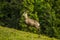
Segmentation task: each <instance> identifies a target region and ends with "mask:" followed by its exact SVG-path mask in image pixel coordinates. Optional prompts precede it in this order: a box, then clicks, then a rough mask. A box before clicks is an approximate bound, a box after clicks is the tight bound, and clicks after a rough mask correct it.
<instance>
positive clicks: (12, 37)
mask: <svg viewBox="0 0 60 40" xmlns="http://www.w3.org/2000/svg"><path fill="white" fill-rule="evenodd" d="M0 40H57V39H55V38H49V37H47V36H43V35H40V37H38V35H37V34H33V33H29V32H24V31H19V30H16V29H13V28H7V27H2V26H0Z"/></svg>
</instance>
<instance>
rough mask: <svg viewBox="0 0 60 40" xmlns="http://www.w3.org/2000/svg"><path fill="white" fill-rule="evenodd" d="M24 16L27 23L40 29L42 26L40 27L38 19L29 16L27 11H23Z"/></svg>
mask: <svg viewBox="0 0 60 40" xmlns="http://www.w3.org/2000/svg"><path fill="white" fill-rule="evenodd" d="M23 16H24V18H25V23H26V24H29V25H31V26H35V28H36V29H38V30H39V29H40V27H39V26H40V24H39V22H38V21H36V20H33V19H31V18H29V17H28V14H27V12H24V13H23Z"/></svg>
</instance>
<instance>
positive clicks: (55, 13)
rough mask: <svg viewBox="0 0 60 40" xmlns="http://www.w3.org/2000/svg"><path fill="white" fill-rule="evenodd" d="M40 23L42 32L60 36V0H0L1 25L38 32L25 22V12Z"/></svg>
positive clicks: (51, 35)
mask: <svg viewBox="0 0 60 40" xmlns="http://www.w3.org/2000/svg"><path fill="white" fill-rule="evenodd" d="M26 10H27V11H29V13H28V15H29V18H31V19H35V20H37V21H38V22H39V23H40V33H41V34H45V35H48V36H50V37H56V38H60V0H0V25H2V26H8V27H13V28H16V29H20V30H24V31H30V32H34V33H37V29H36V28H34V27H32V26H30V25H27V24H26V23H25V22H24V20H25V19H24V17H23V16H22V14H23V12H25V11H26Z"/></svg>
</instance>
